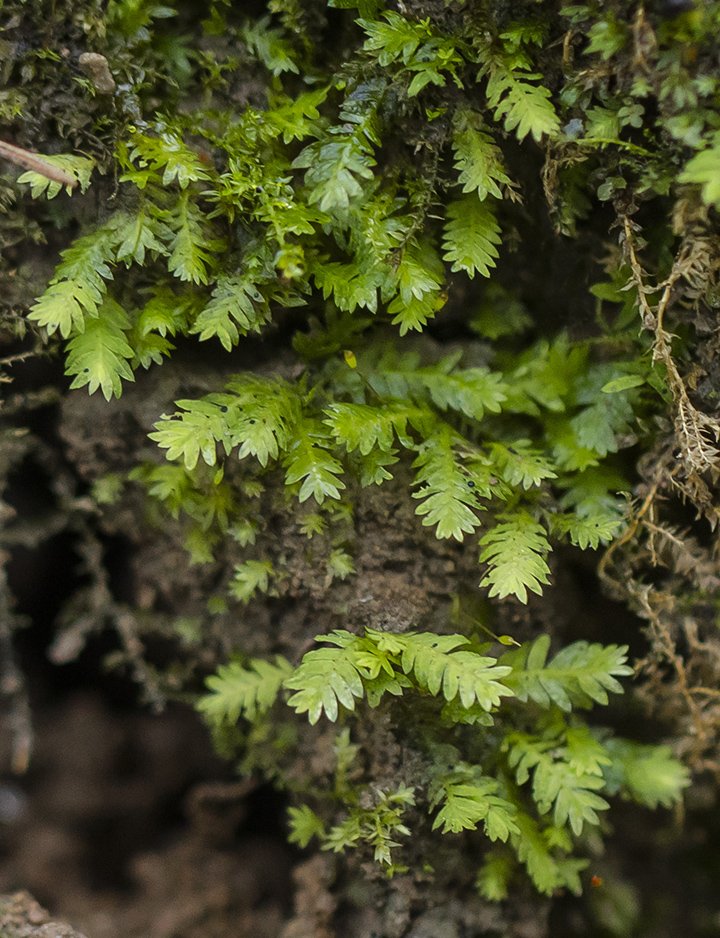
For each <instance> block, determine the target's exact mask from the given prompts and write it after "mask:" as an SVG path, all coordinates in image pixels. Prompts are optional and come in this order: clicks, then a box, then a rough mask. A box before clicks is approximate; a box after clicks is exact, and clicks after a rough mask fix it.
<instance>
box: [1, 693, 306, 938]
mask: <svg viewBox="0 0 720 938" xmlns="http://www.w3.org/2000/svg"><path fill="white" fill-rule="evenodd" d="M37 729H38V738H37V746H36V752H35V756H34V758H33V761H32V764H31V768H30V771H29V773H28V775H27V777H26V778H25V779H23V780H22V782H9V781H8V782H6V783H5V784H4V785H2V786H0V824H1V825H2V835H3V856H2V859H1V860H0V891H2V892H5V893H7V892H10V891H11V890H13V889H16V888H18V887H19V886H20V885H22V886H24V887H25V888H27V889H29V890H30V891H31V892H32V894H33V896H35V897H37V899H39V900H40V901H42V902H43V903H44V904H46V905H47V906H49V907H50V908H51V909H52V910H53V913H54V914H57V915H59V916H61V917H63V918H66V919H68V920H69V921H72V922H73V924H74V925H76V926H78V927H79V928H80V929H81V930H82V931H84V932H86V933H87V935H88V936H89V938H130V936H137V938H173V936H176V938H180V936H186V938H225V936H229V935H236V936H243V935H248V936H251V935H252V936H257V938H274V936H277V935H280V933H281V931H282V928H283V926H284V923H285V922H286V921H287V920H288V919H289V918H290V914H291V911H292V897H291V865H292V858H291V856H290V855H289V851H288V849H287V847H286V846H285V845H284V843H283V840H282V838H281V837H280V836H279V835H278V834H277V833H262V827H263V824H262V823H261V822H258V819H257V818H253V817H252V812H253V810H260V808H259V807H258V801H257V793H256V792H255V790H254V789H255V786H254V785H253V784H252V783H250V784H247V783H246V784H240V785H238V783H237V782H229V783H228V782H224V781H215V782H212V783H207V782H204V781H202V779H203V778H207V777H209V776H210V775H212V773H213V772H214V773H215V776H216V778H217V777H218V776H221V775H223V774H225V775H227V773H226V772H224V770H223V767H222V766H221V765H219V764H218V762H217V760H215V758H214V757H213V755H212V751H211V749H210V747H209V743H208V740H207V738H206V737H205V734H204V732H203V730H202V727H201V726H200V725H199V723H198V721H197V720H196V718H195V716H194V715H193V714H192V712H191V711H188V710H183V709H180V708H178V709H176V710H171V711H170V712H168V713H166V714H163V715H158V716H151V715H149V714H145V715H143V714H141V713H134V714H132V713H113V712H111V711H110V710H109V709H108V707H107V706H106V705H104V704H103V702H102V700H101V697H100V696H99V695H98V694H92V693H82V694H78V695H73V696H71V697H69V698H68V699H67V701H65V702H64V703H63V704H61V705H59V706H57V707H55V708H53V710H52V711H49V712H45V713H43V714H41V716H40V718H39V721H38V727H37ZM253 798H255V803H253ZM261 801H262V799H261ZM254 804H255V807H254ZM265 826H266V827H267V825H265ZM2 934H3V935H4V932H3V933H2ZM19 934H20V933H19ZM22 934H24V933H22ZM31 934H35V932H32V933H31ZM37 934H38V935H40V934H42V935H45V932H37ZM53 934H54V933H53ZM60 934H61V933H60V932H58V938H59V936H60ZM62 934H63V935H64V933H62ZM70 934H71V932H69V931H68V936H69V935H70ZM72 934H74V933H72ZM48 935H49V933H48Z"/></svg>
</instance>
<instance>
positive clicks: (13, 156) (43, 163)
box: [0, 140, 78, 189]
mask: <svg viewBox="0 0 720 938" xmlns="http://www.w3.org/2000/svg"><path fill="white" fill-rule="evenodd" d="M0 156H1V157H3V159H6V160H8V162H10V163H14V164H15V166H22V168H23V169H28V170H30V171H31V172H33V173H39V174H40V175H41V176H45V178H46V179H50V180H52V181H53V182H58V183H60V185H61V186H70V188H71V189H74V188H75V186H77V184H78V181H77V179H76V178H75V177H74V176H71V175H70V173H66V172H65V170H64V169H60V168H59V167H57V166H53V164H52V163H50V162H48V160H46V159H44V158H43V157H42V156H40V155H39V154H38V153H33V152H32V150H25V149H23V148H22V147H16V146H15V145H14V144H12V143H5V141H4V140H0Z"/></svg>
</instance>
